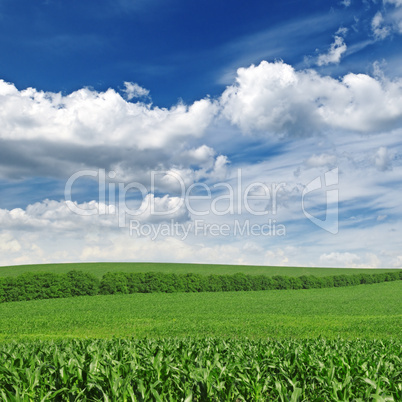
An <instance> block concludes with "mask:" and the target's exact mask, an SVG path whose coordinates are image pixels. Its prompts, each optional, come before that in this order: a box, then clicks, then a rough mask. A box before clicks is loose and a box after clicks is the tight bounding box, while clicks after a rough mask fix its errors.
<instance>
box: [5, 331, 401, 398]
mask: <svg viewBox="0 0 402 402" xmlns="http://www.w3.org/2000/svg"><path fill="white" fill-rule="evenodd" d="M401 348H402V343H401V342H400V341H392V340H387V341H368V340H358V339H357V340H350V341H349V340H342V339H335V340H325V339H324V338H317V339H310V340H308V339H307V340H285V341H278V340H264V341H261V340H255V341H254V340H248V339H230V340H225V339H222V338H205V339H197V338H185V339H179V338H166V339H141V340H138V339H126V340H120V339H111V340H88V339H87V340H78V339H70V340H61V341H35V340H32V341H13V342H10V343H1V344H0V359H1V361H0V398H1V400H2V401H51V400H54V401H186V402H190V401H219V402H220V401H236V402H238V401H292V402H296V401H400V400H402V373H401V370H402V361H401V360H402V357H401Z"/></svg>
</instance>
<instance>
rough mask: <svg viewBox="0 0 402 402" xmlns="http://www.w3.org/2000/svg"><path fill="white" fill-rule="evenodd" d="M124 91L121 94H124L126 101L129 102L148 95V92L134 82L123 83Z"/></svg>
mask: <svg viewBox="0 0 402 402" xmlns="http://www.w3.org/2000/svg"><path fill="white" fill-rule="evenodd" d="M124 86H125V89H124V90H123V92H124V93H125V94H126V98H127V100H131V99H133V98H142V97H145V96H148V95H149V90H148V89H145V88H142V87H140V86H139V85H138V84H136V83H135V82H128V81H126V82H124Z"/></svg>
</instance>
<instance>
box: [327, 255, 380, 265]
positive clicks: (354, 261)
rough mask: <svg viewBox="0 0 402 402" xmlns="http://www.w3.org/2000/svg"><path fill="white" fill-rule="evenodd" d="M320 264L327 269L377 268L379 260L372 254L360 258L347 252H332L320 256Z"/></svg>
mask: <svg viewBox="0 0 402 402" xmlns="http://www.w3.org/2000/svg"><path fill="white" fill-rule="evenodd" d="M320 262H321V263H322V264H323V265H324V266H328V267H331V266H332V267H339V266H340V267H345V268H346V267H349V268H377V267H378V266H379V264H380V260H379V258H378V257H377V256H376V255H375V254H373V253H367V254H365V255H364V256H360V255H357V254H354V253H349V252H332V253H328V254H322V255H321V256H320Z"/></svg>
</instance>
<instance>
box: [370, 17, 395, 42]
mask: <svg viewBox="0 0 402 402" xmlns="http://www.w3.org/2000/svg"><path fill="white" fill-rule="evenodd" d="M371 30H372V31H373V35H374V37H375V38H376V39H380V40H382V39H385V38H386V37H387V36H389V34H390V33H391V29H390V27H389V26H386V25H384V17H383V16H382V13H381V12H380V11H378V12H377V14H376V15H375V16H374V17H373V19H372V21H371Z"/></svg>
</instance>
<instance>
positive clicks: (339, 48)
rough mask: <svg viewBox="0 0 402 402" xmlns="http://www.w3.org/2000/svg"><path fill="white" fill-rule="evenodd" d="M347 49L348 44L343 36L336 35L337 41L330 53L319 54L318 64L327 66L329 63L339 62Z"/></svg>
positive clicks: (332, 45)
mask: <svg viewBox="0 0 402 402" xmlns="http://www.w3.org/2000/svg"><path fill="white" fill-rule="evenodd" d="M338 32H339V30H338ZM346 50H347V46H346V44H345V41H344V39H343V38H342V37H341V36H335V41H334V42H333V43H332V44H331V47H330V48H329V50H328V53H326V54H320V55H319V56H318V59H317V65H319V66H326V65H327V64H333V63H334V64H338V63H339V62H340V61H341V57H342V55H343V54H344V53H345V52H346Z"/></svg>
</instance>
